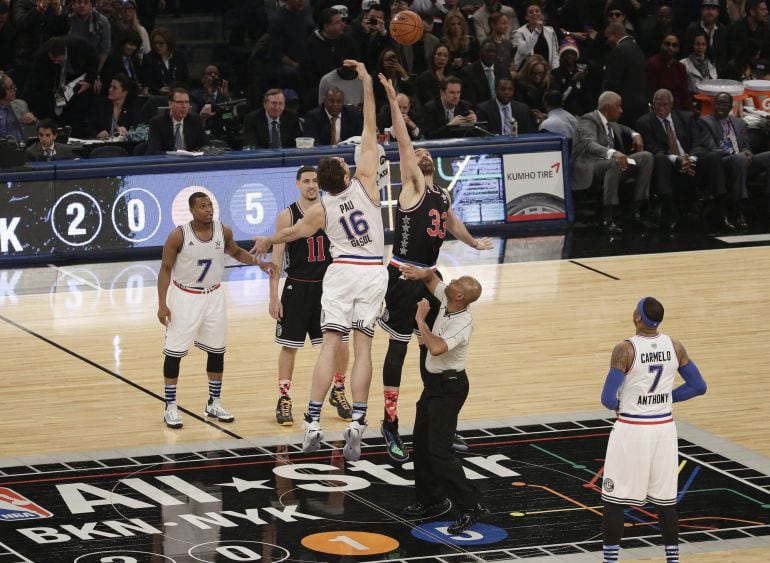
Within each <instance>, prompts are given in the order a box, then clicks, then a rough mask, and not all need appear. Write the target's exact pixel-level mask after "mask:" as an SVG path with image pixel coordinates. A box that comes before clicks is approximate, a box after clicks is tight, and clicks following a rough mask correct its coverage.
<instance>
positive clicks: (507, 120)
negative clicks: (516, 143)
mask: <svg viewBox="0 0 770 563" xmlns="http://www.w3.org/2000/svg"><path fill="white" fill-rule="evenodd" d="M502 133H503V135H510V134H511V110H510V108H509V107H508V106H503V128H502Z"/></svg>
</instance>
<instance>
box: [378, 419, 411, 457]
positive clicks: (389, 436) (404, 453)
mask: <svg viewBox="0 0 770 563" xmlns="http://www.w3.org/2000/svg"><path fill="white" fill-rule="evenodd" d="M380 433H381V434H382V437H383V438H385V445H386V446H387V448H388V455H389V456H390V457H391V458H392V459H394V460H396V461H406V460H407V459H409V450H407V449H406V446H405V445H404V442H403V441H402V440H401V436H399V434H398V419H396V420H395V421H394V422H391V421H389V420H388V419H387V418H386V419H385V420H383V421H382V422H381V423H380Z"/></svg>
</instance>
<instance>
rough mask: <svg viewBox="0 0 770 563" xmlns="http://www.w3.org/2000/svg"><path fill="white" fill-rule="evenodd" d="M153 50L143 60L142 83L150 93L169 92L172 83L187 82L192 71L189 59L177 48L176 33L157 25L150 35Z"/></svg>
mask: <svg viewBox="0 0 770 563" xmlns="http://www.w3.org/2000/svg"><path fill="white" fill-rule="evenodd" d="M150 43H151V44H152V51H150V52H149V53H147V54H146V55H145V56H144V59H143V60H142V84H143V85H144V86H145V87H146V88H147V89H148V90H149V92H150V94H168V93H169V92H170V91H171V87H172V84H175V83H184V84H187V83H188V82H189V80H190V72H189V70H188V69H187V59H186V58H185V56H184V54H182V53H181V52H179V51H177V50H176V41H175V39H174V35H173V34H172V33H171V31H170V30H169V29H166V28H165V27H156V28H155V29H153V30H152V34H151V35H150Z"/></svg>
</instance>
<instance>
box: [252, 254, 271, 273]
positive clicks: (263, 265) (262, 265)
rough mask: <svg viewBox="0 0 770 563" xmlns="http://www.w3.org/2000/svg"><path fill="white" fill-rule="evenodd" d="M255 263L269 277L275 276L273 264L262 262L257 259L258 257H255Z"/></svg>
mask: <svg viewBox="0 0 770 563" xmlns="http://www.w3.org/2000/svg"><path fill="white" fill-rule="evenodd" d="M254 263H255V264H256V265H257V266H259V269H260V270H262V271H263V272H265V273H266V274H267V275H268V276H270V277H271V278H272V277H274V276H275V264H273V263H272V262H261V261H259V260H258V259H257V257H256V256H255V257H254Z"/></svg>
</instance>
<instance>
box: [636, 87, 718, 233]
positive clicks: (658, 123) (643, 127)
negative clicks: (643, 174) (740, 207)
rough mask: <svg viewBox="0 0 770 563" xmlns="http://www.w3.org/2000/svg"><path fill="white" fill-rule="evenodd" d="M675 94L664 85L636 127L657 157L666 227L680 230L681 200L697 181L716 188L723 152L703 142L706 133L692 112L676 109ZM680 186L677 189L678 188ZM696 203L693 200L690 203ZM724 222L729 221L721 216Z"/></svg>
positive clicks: (658, 187)
mask: <svg viewBox="0 0 770 563" xmlns="http://www.w3.org/2000/svg"><path fill="white" fill-rule="evenodd" d="M673 104H674V96H673V94H672V92H671V91H670V90H666V89H665V88H661V89H659V90H658V91H656V92H655V94H654V95H653V98H652V109H653V111H652V112H648V113H646V114H645V115H643V116H642V117H640V118H639V120H638V121H637V122H636V130H637V131H639V133H640V134H641V135H642V138H643V139H644V146H645V147H646V148H647V150H648V151H649V152H650V153H652V157H653V160H654V165H653V172H652V180H653V181H652V185H653V186H655V188H656V190H657V194H658V197H659V199H660V202H661V218H662V226H663V227H664V228H667V229H669V230H674V229H676V227H677V225H678V223H679V212H678V206H677V203H678V202H682V203H686V202H685V196H687V195H688V193H687V192H689V195H690V196H692V195H693V194H694V188H695V184H696V182H697V184H699V185H704V186H709V188H710V189H709V191H713V190H714V189H715V188H716V187H715V186H714V182H715V181H716V179H717V178H718V177H719V168H720V163H721V158H722V156H721V154H720V153H719V152H717V151H709V150H707V149H706V147H705V146H704V145H703V140H702V134H701V131H700V129H699V127H698V124H697V122H696V121H695V118H694V117H693V115H692V113H690V112H687V111H680V110H674V109H673ZM675 186H676V189H674V188H675ZM689 203H690V204H692V203H694V202H693V201H690V202H689ZM721 220H722V223H723V224H724V223H725V222H726V221H727V220H726V218H725V217H724V215H722V216H721Z"/></svg>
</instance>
